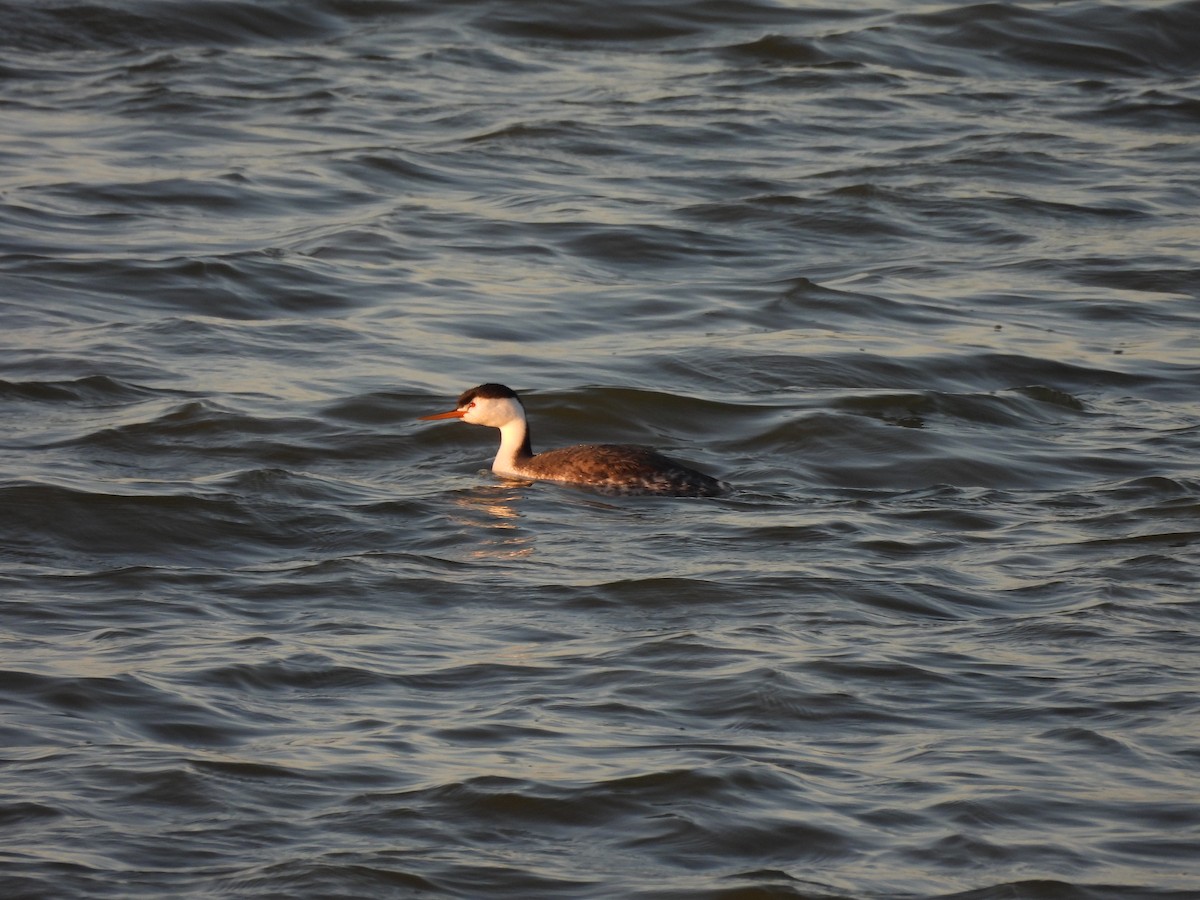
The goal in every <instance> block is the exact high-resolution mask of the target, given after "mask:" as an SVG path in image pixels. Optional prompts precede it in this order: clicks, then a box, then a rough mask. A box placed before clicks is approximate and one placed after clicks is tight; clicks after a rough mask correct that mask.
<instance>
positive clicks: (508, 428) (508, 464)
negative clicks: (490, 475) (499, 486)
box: [492, 418, 530, 475]
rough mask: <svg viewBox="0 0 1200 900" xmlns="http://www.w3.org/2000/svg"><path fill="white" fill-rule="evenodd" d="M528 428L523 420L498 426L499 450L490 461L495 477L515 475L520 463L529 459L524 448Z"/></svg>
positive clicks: (527, 452) (515, 420)
mask: <svg viewBox="0 0 1200 900" xmlns="http://www.w3.org/2000/svg"><path fill="white" fill-rule="evenodd" d="M528 434H529V426H528V425H527V424H526V422H525V420H524V419H523V418H522V419H513V420H512V421H510V422H506V423H505V424H503V425H501V426H500V449H499V450H497V451H496V458H495V459H494V460H492V471H493V472H495V473H496V474H497V475H515V474H517V469H518V467H519V465H520V463H522V462H524V461H527V460H528V459H529V458H530V454H529V451H528V450H527V448H526V446H525V445H526V439H527V437H528Z"/></svg>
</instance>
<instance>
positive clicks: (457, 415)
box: [418, 409, 467, 421]
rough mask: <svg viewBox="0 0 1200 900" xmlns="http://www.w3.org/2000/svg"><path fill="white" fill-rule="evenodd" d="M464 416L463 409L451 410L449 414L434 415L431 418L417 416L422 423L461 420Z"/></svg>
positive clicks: (465, 412)
mask: <svg viewBox="0 0 1200 900" xmlns="http://www.w3.org/2000/svg"><path fill="white" fill-rule="evenodd" d="M466 414H467V411H466V410H465V409H452V410H450V412H444V413H434V414H433V415H432V416H419V417H418V418H420V419H421V420H423V421H428V420H429V419H461V418H462V417H463V416H465V415H466Z"/></svg>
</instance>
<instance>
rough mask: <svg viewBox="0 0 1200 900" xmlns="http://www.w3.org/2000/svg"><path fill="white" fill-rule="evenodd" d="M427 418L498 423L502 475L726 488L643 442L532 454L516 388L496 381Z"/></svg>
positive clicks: (659, 488) (635, 489) (710, 490)
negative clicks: (636, 444)
mask: <svg viewBox="0 0 1200 900" xmlns="http://www.w3.org/2000/svg"><path fill="white" fill-rule="evenodd" d="M421 418H422V419H424V420H431V419H462V420H463V421H464V422H468V423H470V424H471V425H488V426H490V427H492V428H499V429H500V450H499V451H498V452H497V453H496V458H495V460H494V461H493V462H492V471H493V472H495V473H496V474H497V475H500V476H501V477H506V478H518V479H527V480H534V481H538V480H541V481H560V482H564V483H567V484H574V485H586V486H588V487H592V488H597V489H598V490H601V491H603V492H606V493H615V494H666V495H670V496H675V497H714V496H716V495H718V494H723V493H725V492H726V491H728V490H729V486H728V485H727V484H725V483H723V482H721V481H718V480H717V479H715V478H711V477H709V476H708V475H705V474H704V473H703V472H697V471H696V470H695V469H689V468H688V467H687V466H685V465H683V464H682V463H677V462H675V460H673V459H668V458H667V457H665V456H663V455H662V454H661V453H656V452H655V451H653V450H651V449H650V448H649V447H637V446H631V445H628V444H581V445H579V446H577V447H564V448H563V449H561V450H548V451H547V452H545V453H538V454H536V455H535V454H534V452H533V447H532V445H531V443H530V440H529V422H528V420H527V419H526V418H525V407H524V406H522V405H521V398H520V397H518V396H517V394H516V391H514V390H512V389H511V388H507V387H505V386H504V385H502V384H481V385H479V387H473V388H471V389H470V390H469V391H465V392H464V393H463V395H462V396H461V397H459V398H458V407H457V408H456V409H452V410H450V411H449V412H444V413H437V414H435V415H432V416H421Z"/></svg>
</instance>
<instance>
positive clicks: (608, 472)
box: [516, 444, 729, 497]
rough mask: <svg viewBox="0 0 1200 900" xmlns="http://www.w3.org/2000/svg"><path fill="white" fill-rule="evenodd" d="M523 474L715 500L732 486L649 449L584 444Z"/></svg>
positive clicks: (541, 458) (549, 455) (526, 467)
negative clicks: (713, 498)
mask: <svg viewBox="0 0 1200 900" xmlns="http://www.w3.org/2000/svg"><path fill="white" fill-rule="evenodd" d="M516 474H518V475H522V476H525V477H528V478H534V479H541V480H547V481H561V482H565V483H568V484H583V485H588V486H590V487H596V488H601V489H605V490H608V491H610V492H612V493H644V494H664V495H671V496H676V497H715V496H718V495H720V494H723V493H726V492H727V491H728V490H729V486H728V485H726V484H723V483H722V482H720V481H718V480H717V479H715V478H712V477H710V476H708V475H705V474H704V473H703V472H697V471H696V470H695V469H690V468H688V467H687V466H685V465H683V464H682V463H678V462H676V461H675V460H673V459H670V458H668V457H666V456H663V455H662V454H661V453H658V452H656V451H654V450H652V449H650V448H649V447H638V446H631V445H625V444H580V445H578V446H575V447H564V448H562V449H561V450H549V451H547V452H545V453H539V454H537V455H536V456H534V457H533V458H532V459H530V460H528V462H526V463H524V464H523V465H522V466H520V468H519V469H518V471H517V472H516Z"/></svg>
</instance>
